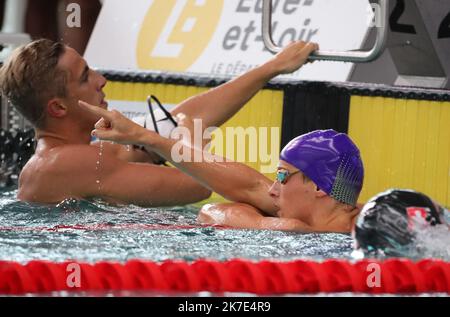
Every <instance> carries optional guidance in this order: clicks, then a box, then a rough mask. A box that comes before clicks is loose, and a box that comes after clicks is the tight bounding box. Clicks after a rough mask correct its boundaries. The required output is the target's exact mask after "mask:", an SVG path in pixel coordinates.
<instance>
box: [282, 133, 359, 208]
mask: <svg viewBox="0 0 450 317" xmlns="http://www.w3.org/2000/svg"><path fill="white" fill-rule="evenodd" d="M280 159H281V160H283V161H285V162H287V163H289V164H291V165H293V166H295V167H297V168H298V169H299V170H300V171H302V173H303V174H305V175H306V176H308V178H310V179H311V180H312V181H313V182H314V183H316V185H317V186H318V187H319V188H320V189H321V190H323V191H324V192H326V193H327V194H328V195H329V196H331V197H333V198H334V199H336V200H337V201H340V202H342V203H345V204H348V205H352V206H355V205H356V203H357V201H358V197H359V193H360V192H361V188H362V184H363V180H364V167H363V163H362V160H361V156H360V154H359V149H358V148H357V147H356V145H355V144H354V143H353V142H352V140H350V138H349V137H348V136H347V135H346V134H344V133H337V132H336V131H334V130H317V131H313V132H310V133H307V134H303V135H301V136H299V137H296V138H295V139H293V140H292V141H291V142H289V144H288V145H286V146H285V147H284V149H283V150H282V151H281V154H280Z"/></svg>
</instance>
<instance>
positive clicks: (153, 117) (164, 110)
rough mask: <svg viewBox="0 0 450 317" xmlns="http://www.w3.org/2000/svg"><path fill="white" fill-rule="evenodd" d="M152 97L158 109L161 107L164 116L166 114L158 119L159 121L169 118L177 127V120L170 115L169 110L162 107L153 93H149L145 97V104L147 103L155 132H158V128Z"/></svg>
mask: <svg viewBox="0 0 450 317" xmlns="http://www.w3.org/2000/svg"><path fill="white" fill-rule="evenodd" d="M152 99H153V100H154V101H155V102H156V104H157V105H158V107H159V109H161V111H162V112H163V113H164V114H165V116H166V117H165V118H164V119H161V120H159V122H161V121H165V120H170V121H171V122H172V123H173V125H174V126H175V127H177V126H178V123H177V122H176V121H175V119H174V118H173V117H172V114H171V113H170V112H169V111H167V109H166V108H164V107H163V105H162V104H161V102H160V101H159V100H158V98H156V97H155V96H154V95H150V96H148V97H147V104H148V109H149V112H150V116H151V118H152V121H153V126H154V127H155V132H156V133H158V134H160V133H159V130H158V124H157V122H156V118H155V113H154V110H153V105H152ZM144 128H146V122H145V121H144Z"/></svg>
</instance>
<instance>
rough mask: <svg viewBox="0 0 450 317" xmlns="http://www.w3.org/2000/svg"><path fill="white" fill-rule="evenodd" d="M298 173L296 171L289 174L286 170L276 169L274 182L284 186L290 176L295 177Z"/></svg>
mask: <svg viewBox="0 0 450 317" xmlns="http://www.w3.org/2000/svg"><path fill="white" fill-rule="evenodd" d="M299 172H300V171H299V170H297V171H295V172H289V171H288V170H287V169H285V168H278V169H277V177H276V180H277V182H279V183H280V184H283V185H284V184H286V183H287V182H288V180H289V177H291V176H292V175H295V174H297V173H299Z"/></svg>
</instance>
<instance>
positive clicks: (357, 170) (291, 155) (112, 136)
mask: <svg viewBox="0 0 450 317" xmlns="http://www.w3.org/2000/svg"><path fill="white" fill-rule="evenodd" d="M80 106H82V107H84V108H85V109H86V110H87V112H89V113H92V114H95V115H97V116H101V117H102V119H101V120H99V121H98V122H97V123H96V125H95V130H94V131H93V132H92V133H93V134H94V135H95V136H98V137H99V138H100V139H104V140H114V141H115V142H119V143H122V144H139V145H142V146H144V147H146V148H147V149H148V150H151V151H155V152H157V153H158V154H159V155H161V156H163V157H164V158H166V159H167V160H168V161H170V162H171V163H172V164H174V165H175V166H176V167H178V168H179V169H180V170H182V171H183V172H185V173H186V174H188V175H190V176H192V177H194V178H196V179H197V180H198V181H199V182H200V183H202V184H203V185H205V186H206V187H207V188H209V189H211V190H213V191H215V192H217V193H219V194H221V195H222V196H223V197H225V198H227V199H229V200H231V201H233V203H229V204H218V205H206V206H204V207H203V208H202V210H201V211H200V214H199V221H200V222H203V223H209V224H220V225H226V226H231V227H238V228H248V229H276V230H289V231H301V232H350V231H351V230H352V227H353V226H354V223H355V221H356V218H357V216H358V214H359V211H360V209H359V207H358V206H357V199H358V196H359V193H360V191H361V188H362V183H363V178H364V168H363V163H362V160H361V157H360V154H359V150H358V148H357V147H356V145H355V144H354V143H353V142H352V141H351V140H350V138H349V137H348V136H347V135H346V134H343V133H337V132H335V131H333V130H325V131H324V130H319V131H313V132H311V133H308V134H305V135H301V136H299V137H297V138H295V139H294V140H292V141H291V142H290V143H289V144H288V145H287V146H286V147H285V148H284V149H283V150H282V152H281V154H280V164H279V167H278V171H277V180H276V181H275V182H273V181H271V180H269V179H268V178H267V177H265V176H264V175H262V174H260V173H259V172H257V171H255V170H253V169H252V168H250V167H248V166H246V165H245V164H241V163H237V162H229V161H228V162H225V160H224V159H223V158H221V157H215V158H214V157H212V156H211V154H209V153H206V152H203V150H202V149H201V148H200V147H198V146H197V147H194V146H192V145H191V144H190V143H184V151H191V152H192V155H191V156H190V157H197V158H200V157H203V158H204V159H203V160H196V161H195V162H190V161H185V160H181V161H180V160H178V159H174V158H173V157H172V153H173V152H172V149H173V148H174V146H176V145H177V143H178V142H182V141H177V140H174V139H166V138H163V137H161V136H160V135H158V134H157V133H154V132H153V131H148V130H146V129H144V128H142V127H140V126H139V125H136V124H135V123H133V122H132V121H130V120H128V119H127V118H126V117H124V116H123V115H122V114H120V113H118V112H109V111H107V110H105V109H101V108H98V107H94V106H92V105H89V104H87V103H85V102H82V101H80ZM180 124H181V125H183V126H184V127H186V128H189V129H190V130H192V129H193V127H192V120H191V119H190V118H189V117H187V116H182V115H181V116H180Z"/></svg>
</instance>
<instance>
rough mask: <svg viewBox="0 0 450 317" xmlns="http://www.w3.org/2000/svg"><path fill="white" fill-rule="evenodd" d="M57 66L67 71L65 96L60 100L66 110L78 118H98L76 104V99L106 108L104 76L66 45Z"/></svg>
mask: <svg viewBox="0 0 450 317" xmlns="http://www.w3.org/2000/svg"><path fill="white" fill-rule="evenodd" d="M58 67H60V68H61V69H63V70H65V71H66V73H67V85H66V90H67V96H66V98H63V100H62V102H63V103H64V105H66V106H67V107H68V108H69V110H68V111H69V112H70V113H72V114H73V115H74V116H76V117H77V118H78V119H80V120H82V119H83V118H84V119H86V120H87V121H91V122H92V121H93V122H94V123H95V122H96V121H97V120H98V119H99V118H93V117H92V114H90V113H87V112H86V111H83V110H82V109H81V108H80V107H79V106H78V100H83V101H86V102H88V103H90V104H92V105H96V106H99V107H102V108H104V109H106V108H107V107H108V104H107V102H106V101H105V93H104V92H103V87H105V85H106V79H105V77H103V76H102V75H100V74H99V73H97V72H95V71H93V70H92V69H90V68H89V66H88V65H87V63H86V61H85V60H84V59H83V58H82V57H81V56H80V54H78V53H77V52H76V51H75V50H74V49H72V48H70V47H66V50H65V52H64V54H63V55H62V56H61V58H60V60H59V62H58Z"/></svg>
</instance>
